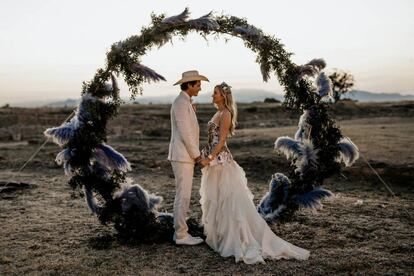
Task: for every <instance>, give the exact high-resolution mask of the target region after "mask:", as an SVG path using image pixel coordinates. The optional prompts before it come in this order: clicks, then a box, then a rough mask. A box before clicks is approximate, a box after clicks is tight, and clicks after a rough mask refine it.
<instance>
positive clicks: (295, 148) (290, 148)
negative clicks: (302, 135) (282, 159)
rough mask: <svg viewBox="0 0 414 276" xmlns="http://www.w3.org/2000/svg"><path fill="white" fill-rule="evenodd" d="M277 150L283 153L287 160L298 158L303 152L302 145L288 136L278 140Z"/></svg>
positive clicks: (276, 142)
mask: <svg viewBox="0 0 414 276" xmlns="http://www.w3.org/2000/svg"><path fill="white" fill-rule="evenodd" d="M275 149H276V150H278V151H279V152H281V153H283V154H284V155H285V156H286V158H287V159H291V158H297V157H298V156H300V154H301V152H302V149H301V143H300V142H299V141H296V140H294V139H292V138H290V137H288V136H282V137H279V138H277V139H276V141H275Z"/></svg>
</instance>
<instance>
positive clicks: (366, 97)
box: [11, 89, 414, 107]
mask: <svg viewBox="0 0 414 276" xmlns="http://www.w3.org/2000/svg"><path fill="white" fill-rule="evenodd" d="M177 94H178V92H177ZM233 95H234V97H235V99H236V101H237V102H238V103H251V102H263V101H264V99H266V98H275V99H277V100H279V101H283V95H282V94H276V93H274V92H270V91H266V90H261V89H239V90H234V91H233ZM175 97H176V94H172V95H166V96H154V97H151V96H138V97H137V98H136V99H135V102H137V103H140V104H149V103H153V104H169V103H171V102H172V101H173V100H174V98H175ZM345 98H350V99H353V100H357V101H359V102H386V101H410V100H414V95H401V94H399V93H373V92H367V91H361V90H354V91H352V93H348V94H347V95H346V97H345ZM211 100H212V98H211V92H208V93H207V92H204V91H201V93H200V94H199V96H198V97H195V98H194V102H196V103H211ZM124 101H125V102H126V103H132V102H131V101H130V100H129V99H124ZM78 103H79V99H67V100H63V101H54V102H50V101H49V102H47V101H33V102H21V103H15V104H11V106H16V107H43V106H45V107H64V106H76V105H77V104H78Z"/></svg>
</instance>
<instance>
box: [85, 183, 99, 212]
mask: <svg viewBox="0 0 414 276" xmlns="http://www.w3.org/2000/svg"><path fill="white" fill-rule="evenodd" d="M83 191H84V193H85V199H86V204H88V207H89V210H90V211H91V212H92V214H97V213H98V210H99V208H100V207H99V206H98V204H97V202H96V199H95V197H94V196H93V194H92V190H91V187H90V186H89V185H84V186H83Z"/></svg>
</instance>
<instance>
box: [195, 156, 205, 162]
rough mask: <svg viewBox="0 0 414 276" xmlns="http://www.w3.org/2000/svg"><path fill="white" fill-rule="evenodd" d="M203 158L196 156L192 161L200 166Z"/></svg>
mask: <svg viewBox="0 0 414 276" xmlns="http://www.w3.org/2000/svg"><path fill="white" fill-rule="evenodd" d="M202 159H203V158H202V157H201V155H200V156H198V157H197V158H196V159H194V162H195V163H196V164H200V162H201V160H202Z"/></svg>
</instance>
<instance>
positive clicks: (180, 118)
mask: <svg viewBox="0 0 414 276" xmlns="http://www.w3.org/2000/svg"><path fill="white" fill-rule="evenodd" d="M202 80H204V81H209V80H208V79H207V78H206V77H204V76H202V75H200V74H199V73H198V71H195V70H193V71H187V72H184V73H183V74H182V78H181V79H180V80H179V81H177V82H176V83H175V84H174V85H177V84H180V87H181V92H180V94H179V95H178V96H177V98H176V99H175V100H174V102H173V104H172V106H171V112H170V115H171V141H170V147H169V152H168V160H169V161H170V162H171V166H172V169H173V172H174V177H175V185H176V194H175V200H174V229H175V233H174V241H175V243H176V244H178V245H196V244H200V243H202V242H203V240H202V239H201V238H199V237H193V236H191V235H190V234H189V233H188V227H187V222H186V216H187V213H188V211H189V207H190V199H191V187H192V185H193V174H194V164H195V163H198V162H200V160H201V156H200V150H199V135H200V133H199V132H200V130H199V127H198V122H197V117H196V114H195V112H194V109H193V106H192V104H191V97H195V96H197V95H198V92H200V90H201V81H202Z"/></svg>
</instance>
